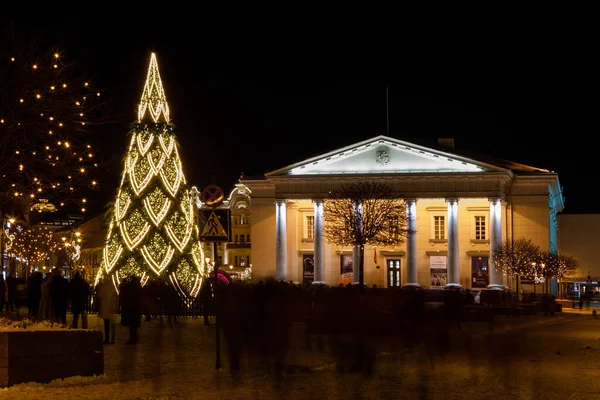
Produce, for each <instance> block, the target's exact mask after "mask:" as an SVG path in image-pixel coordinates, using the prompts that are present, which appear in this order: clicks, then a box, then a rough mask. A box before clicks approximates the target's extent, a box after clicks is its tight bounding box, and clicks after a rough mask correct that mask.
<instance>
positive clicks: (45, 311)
mask: <svg viewBox="0 0 600 400" xmlns="http://www.w3.org/2000/svg"><path fill="white" fill-rule="evenodd" d="M51 283H52V273H51V272H48V273H47V274H46V276H45V277H44V279H43V280H42V297H41V298H40V306H39V310H38V316H37V317H38V320H40V321H47V320H49V321H51V320H54V307H53V306H52V296H51V294H50V284H51Z"/></svg>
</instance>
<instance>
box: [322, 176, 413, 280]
mask: <svg viewBox="0 0 600 400" xmlns="http://www.w3.org/2000/svg"><path fill="white" fill-rule="evenodd" d="M323 208H324V219H325V224H324V227H323V234H324V237H325V239H326V240H327V241H328V242H329V243H333V244H335V245H338V246H360V261H359V268H358V270H359V283H360V285H361V286H362V285H363V284H364V253H365V245H367V244H369V245H373V246H393V245H398V244H400V243H403V242H404V239H405V237H406V231H407V228H406V203H405V202H404V200H403V199H402V198H399V197H398V196H397V195H396V194H395V193H394V192H393V190H392V188H391V187H390V186H388V185H386V184H383V183H377V182H369V181H357V182H355V183H350V184H346V185H342V186H341V188H340V189H339V190H337V191H334V192H332V193H330V196H329V197H328V198H327V199H325V201H324V206H323Z"/></svg>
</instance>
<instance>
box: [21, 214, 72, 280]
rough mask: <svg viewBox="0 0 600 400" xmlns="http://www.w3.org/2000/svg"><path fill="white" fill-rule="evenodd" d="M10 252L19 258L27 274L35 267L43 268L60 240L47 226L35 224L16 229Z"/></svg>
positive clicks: (57, 247) (54, 252)
mask: <svg viewBox="0 0 600 400" xmlns="http://www.w3.org/2000/svg"><path fill="white" fill-rule="evenodd" d="M14 236H15V239H14V241H13V243H12V246H11V249H10V253H11V254H12V255H14V256H15V257H17V258H19V259H20V260H21V263H23V265H24V267H25V268H24V269H25V271H23V272H24V273H23V275H25V276H28V275H29V273H30V272H31V271H32V270H34V269H35V268H38V269H40V270H41V269H43V268H44V267H47V265H46V263H47V262H48V261H49V260H50V258H51V257H52V256H53V255H54V254H56V252H57V250H58V249H59V246H60V241H58V240H56V237H55V235H54V233H53V232H52V230H50V229H49V228H48V227H47V226H43V225H37V226H34V227H31V228H29V229H21V230H16V232H15V234H14Z"/></svg>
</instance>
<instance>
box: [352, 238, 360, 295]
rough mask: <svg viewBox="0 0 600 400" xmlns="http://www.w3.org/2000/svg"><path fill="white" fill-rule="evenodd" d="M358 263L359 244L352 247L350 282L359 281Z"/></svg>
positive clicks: (355, 282)
mask: <svg viewBox="0 0 600 400" xmlns="http://www.w3.org/2000/svg"><path fill="white" fill-rule="evenodd" d="M359 263H360V246H359V245H356V246H354V247H353V248H352V284H353V285H358V284H359V283H360V271H359V268H358V264H359Z"/></svg>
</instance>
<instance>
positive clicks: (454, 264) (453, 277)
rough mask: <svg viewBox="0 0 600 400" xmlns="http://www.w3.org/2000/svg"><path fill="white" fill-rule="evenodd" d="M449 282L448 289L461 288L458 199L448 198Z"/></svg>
mask: <svg viewBox="0 0 600 400" xmlns="http://www.w3.org/2000/svg"><path fill="white" fill-rule="evenodd" d="M446 203H448V283H447V284H446V289H455V288H460V287H461V285H460V258H459V253H458V199H457V198H448V199H446Z"/></svg>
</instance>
